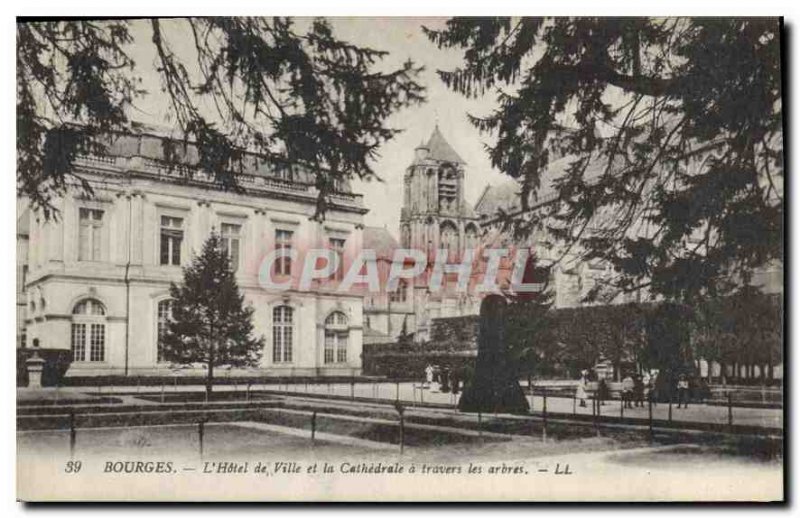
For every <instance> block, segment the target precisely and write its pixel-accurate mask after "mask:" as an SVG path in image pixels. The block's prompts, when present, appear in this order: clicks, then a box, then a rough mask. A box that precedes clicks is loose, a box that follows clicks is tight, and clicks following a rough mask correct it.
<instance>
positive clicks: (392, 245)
mask: <svg viewBox="0 0 800 518" xmlns="http://www.w3.org/2000/svg"><path fill="white" fill-rule="evenodd" d="M399 246H400V245H399V244H398V243H397V239H395V238H394V236H393V235H392V234H391V232H389V230H387V229H386V228H384V227H364V234H363V248H364V249H365V250H375V255H376V256H377V257H378V259H391V258H392V257H394V251H395V249H397V248H398V247H399Z"/></svg>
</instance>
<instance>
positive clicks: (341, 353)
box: [336, 333, 347, 363]
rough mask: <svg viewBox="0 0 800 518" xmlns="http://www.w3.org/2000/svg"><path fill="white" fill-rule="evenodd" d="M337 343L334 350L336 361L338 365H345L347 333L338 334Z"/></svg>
mask: <svg viewBox="0 0 800 518" xmlns="http://www.w3.org/2000/svg"><path fill="white" fill-rule="evenodd" d="M337 341H338V342H339V343H338V344H336V345H337V346H338V347H337V349H336V361H337V362H338V363H347V333H339V334H338V340H337Z"/></svg>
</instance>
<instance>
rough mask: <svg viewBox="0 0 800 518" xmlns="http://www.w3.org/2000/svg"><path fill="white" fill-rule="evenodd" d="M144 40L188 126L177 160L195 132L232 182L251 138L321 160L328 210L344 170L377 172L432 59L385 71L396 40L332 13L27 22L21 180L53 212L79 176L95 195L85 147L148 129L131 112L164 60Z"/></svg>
mask: <svg viewBox="0 0 800 518" xmlns="http://www.w3.org/2000/svg"><path fill="white" fill-rule="evenodd" d="M133 24H142V25H143V28H145V29H147V30H144V31H138V32H137V31H134V30H133ZM135 35H136V37H135ZM187 43H188V50H187ZM144 45H152V46H153V47H154V49H155V54H156V62H155V67H156V70H157V72H158V73H159V75H160V78H161V83H162V94H163V95H166V96H167V97H168V99H169V101H170V102H169V108H168V111H167V113H166V114H164V115H165V119H166V120H168V121H170V124H176V125H177V126H178V128H179V129H180V131H181V133H182V135H183V139H179V141H178V142H175V143H170V142H169V141H167V144H166V145H165V154H166V155H167V157H168V158H169V161H171V162H177V161H178V160H179V159H180V157H181V155H182V149H181V145H182V144H183V145H186V144H187V143H188V142H190V141H191V142H195V143H196V144H197V149H198V151H199V157H198V159H197V163H196V164H192V165H195V166H197V167H198V168H200V169H202V170H204V171H206V172H208V173H210V174H211V175H213V176H214V177H215V178H216V181H217V182H218V183H219V185H220V186H222V187H224V188H228V189H236V188H240V186H239V185H238V184H237V182H236V176H235V174H236V173H237V172H239V171H241V170H242V169H243V168H244V166H245V165H246V162H247V160H248V157H247V156H246V155H245V151H252V152H255V153H257V154H258V155H259V156H261V157H263V159H264V160H269V161H270V163H271V164H272V165H273V166H274V167H275V168H284V169H288V170H289V174H291V171H292V170H294V169H295V168H303V169H305V170H308V171H312V172H313V174H314V175H315V183H316V187H317V188H318V189H319V198H318V207H317V209H318V211H317V216H319V217H322V216H323V215H324V212H325V208H326V205H327V200H328V195H329V194H330V193H331V192H334V191H336V190H337V188H339V186H340V185H341V182H343V181H345V180H347V179H349V178H352V177H361V178H363V177H372V176H374V171H373V170H372V166H371V160H372V159H373V158H374V157H375V156H376V153H377V150H378V148H379V147H380V146H381V144H383V143H384V142H386V141H387V140H389V139H391V138H392V137H393V136H394V135H395V134H396V133H397V131H398V130H397V129H393V128H389V127H387V125H386V124H385V121H386V119H387V118H388V117H389V116H390V115H392V114H393V113H395V112H396V111H397V110H399V109H400V108H402V107H404V106H408V105H410V104H415V103H419V102H421V101H422V100H423V87H422V86H420V85H419V84H418V83H417V82H416V81H415V78H416V76H417V74H418V72H419V71H420V70H421V69H420V68H418V67H415V66H414V64H413V63H411V62H407V63H405V64H404V65H403V66H402V67H400V68H399V69H396V70H390V71H382V70H383V68H385V67H383V68H381V67H380V66H379V65H380V62H381V60H382V59H383V58H384V56H385V55H386V54H385V52H381V51H377V50H373V49H370V48H364V47H359V46H356V45H351V44H349V43H347V42H345V41H342V40H339V39H337V38H336V37H335V35H334V34H333V31H332V28H331V26H330V24H329V23H328V22H327V21H325V20H322V19H318V20H314V21H313V22H312V23H310V24H309V26H308V28H307V29H305V30H303V31H298V30H296V26H295V23H294V22H293V21H292V20H291V19H287V18H191V19H170V20H159V19H151V20H144V21H142V20H139V21H122V20H120V21H92V20H68V21H45V22H35V23H32V22H24V21H22V22H18V23H17V78H16V86H17V185H18V193H19V194H20V195H25V196H27V197H28V198H29V199H30V201H31V203H32V205H33V206H34V207H36V208H39V209H42V210H43V211H44V213H45V214H46V215H47V216H50V215H52V214H53V211H54V210H55V207H54V204H53V201H54V198H56V197H58V196H60V195H62V194H63V193H64V191H65V190H66V189H67V187H68V186H69V185H71V184H78V185H81V186H82V188H83V190H84V191H85V192H87V193H89V194H91V186H90V185H89V184H88V183H87V182H86V181H85V180H84V179H83V178H81V177H80V175H79V174H77V173H76V172H75V171H74V169H73V167H72V164H73V161H74V160H75V157H76V156H78V155H88V154H96V155H101V154H102V153H103V150H104V149H105V146H104V144H103V140H104V137H107V136H108V135H110V134H113V133H115V132H131V131H132V132H136V131H138V130H140V129H141V127H140V125H138V124H136V123H135V122H134V121H133V120H132V118H131V113H132V109H133V108H135V104H136V102H137V100H138V99H140V98H142V97H143V96H145V95H146V94H148V92H144V91H143V90H142V88H141V84H142V82H141V78H140V69H139V68H137V67H142V66H149V65H150V64H149V63H136V62H135V60H134V59H133V57H132V56H133V55H134V53H133V52H132V51H133V49H134V48H135V47H138V46H144ZM176 48H179V49H181V50H180V51H177V50H175V49H176Z"/></svg>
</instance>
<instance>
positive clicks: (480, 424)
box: [478, 411, 483, 441]
mask: <svg viewBox="0 0 800 518" xmlns="http://www.w3.org/2000/svg"><path fill="white" fill-rule="evenodd" d="M478 437H480V439H481V441H483V414H482V413H481V412H480V411H478Z"/></svg>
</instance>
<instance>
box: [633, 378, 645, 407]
mask: <svg viewBox="0 0 800 518" xmlns="http://www.w3.org/2000/svg"><path fill="white" fill-rule="evenodd" d="M633 397H634V401H635V402H634V406H637V407H638V406H644V382H643V381H642V376H641V375H639V374H637V375H636V376H634V377H633Z"/></svg>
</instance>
